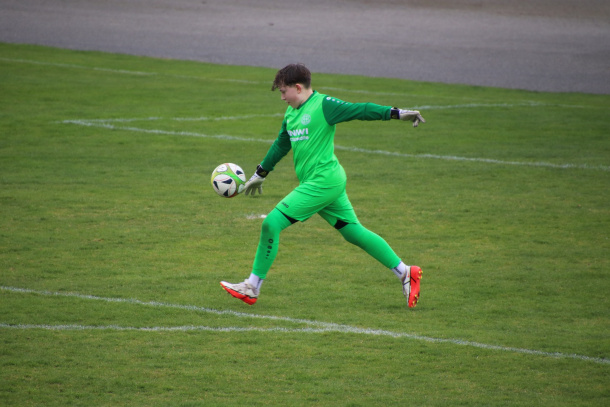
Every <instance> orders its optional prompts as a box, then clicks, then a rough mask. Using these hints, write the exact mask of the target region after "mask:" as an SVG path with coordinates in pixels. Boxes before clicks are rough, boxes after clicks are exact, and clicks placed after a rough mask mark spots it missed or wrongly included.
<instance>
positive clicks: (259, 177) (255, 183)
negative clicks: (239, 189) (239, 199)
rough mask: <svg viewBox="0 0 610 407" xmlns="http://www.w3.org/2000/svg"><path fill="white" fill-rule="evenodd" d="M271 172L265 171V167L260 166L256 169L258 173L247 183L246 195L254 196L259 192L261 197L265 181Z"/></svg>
mask: <svg viewBox="0 0 610 407" xmlns="http://www.w3.org/2000/svg"><path fill="white" fill-rule="evenodd" d="M268 173H269V172H267V171H265V170H264V169H263V167H261V165H260V164H259V165H258V166H257V167H256V172H255V173H254V175H252V176H251V177H250V179H249V180H248V182H246V189H245V190H244V191H245V193H246V195H251V196H254V194H255V193H256V191H258V193H259V195H260V194H262V193H263V181H264V180H265V177H266V176H267V174H268Z"/></svg>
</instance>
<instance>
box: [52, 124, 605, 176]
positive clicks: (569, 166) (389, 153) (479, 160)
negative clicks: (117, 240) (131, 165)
mask: <svg viewBox="0 0 610 407" xmlns="http://www.w3.org/2000/svg"><path fill="white" fill-rule="evenodd" d="M273 116H276V115H275V114H274V115H273ZM243 117H244V116H235V117H222V118H215V119H212V118H205V117H201V118H198V119H192V120H216V119H218V120H233V119H234V120H238V119H241V118H243ZM248 117H251V118H252V117H268V116H267V115H249V116H248ZM137 120H142V121H145V120H159V118H154V117H151V118H145V119H94V120H83V119H76V120H62V121H60V122H59V123H61V124H76V125H80V126H87V127H102V128H106V129H109V130H125V131H132V132H137V133H146V134H158V135H169V136H184V137H201V138H213V139H220V140H232V141H244V142H256V143H265V144H271V143H273V140H266V139H258V138H249V137H238V136H229V135H225V134H217V135H208V134H203V133H195V132H187V131H170V130H161V129H143V128H139V127H131V126H116V125H113V124H111V122H113V121H119V122H121V121H124V122H129V121H137ZM180 120H185V119H184V118H180ZM335 149H336V150H343V151H350V152H354V153H363V154H375V155H387V156H392V157H401V158H423V159H436V160H448V161H463V162H477V163H487V164H499V165H514V166H522V167H543V168H558V169H583V170H600V171H610V166H605V165H588V164H569V163H568V164H553V163H548V162H541V161H534V162H526V161H503V160H496V159H492V158H477V157H459V156H450V155H437V154H407V153H398V152H393V151H384V150H370V149H365V148H358V147H346V146H341V145H335Z"/></svg>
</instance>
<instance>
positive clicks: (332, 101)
mask: <svg viewBox="0 0 610 407" xmlns="http://www.w3.org/2000/svg"><path fill="white" fill-rule="evenodd" d="M322 111H323V112H324V117H325V118H326V121H327V122H328V124H330V125H333V124H337V123H341V122H347V121H351V120H390V119H399V120H406V121H410V122H413V127H417V126H418V125H419V123H420V122H421V123H425V122H426V121H425V120H424V118H423V117H422V116H421V114H420V113H419V111H418V110H404V109H399V108H396V107H391V106H382V105H378V104H375V103H350V102H344V101H342V100H340V99H337V98H333V97H330V96H326V97H325V98H324V100H323V101H322Z"/></svg>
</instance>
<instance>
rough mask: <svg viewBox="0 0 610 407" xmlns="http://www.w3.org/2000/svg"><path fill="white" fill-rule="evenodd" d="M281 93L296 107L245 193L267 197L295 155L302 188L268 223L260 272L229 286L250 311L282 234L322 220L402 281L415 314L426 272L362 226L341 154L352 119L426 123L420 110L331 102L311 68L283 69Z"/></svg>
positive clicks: (256, 267)
mask: <svg viewBox="0 0 610 407" xmlns="http://www.w3.org/2000/svg"><path fill="white" fill-rule="evenodd" d="M275 89H279V90H280V94H281V96H282V100H283V101H285V102H286V103H288V108H287V109H286V113H285V115H284V121H283V122H282V128H281V130H280V132H279V135H278V137H277V139H276V140H275V142H274V143H273V145H272V146H271V147H270V148H269V151H268V152H267V155H266V156H265V158H264V159H263V161H262V162H261V163H260V165H258V167H257V169H256V172H255V173H254V175H252V177H251V178H250V180H249V181H248V182H247V183H246V189H245V193H246V195H248V194H251V195H252V196H254V194H255V192H256V191H258V193H259V194H261V193H262V184H263V181H264V180H265V179H266V177H267V175H268V174H269V172H271V171H272V170H273V169H274V167H275V165H276V164H277V163H278V162H279V161H280V160H281V159H282V158H283V157H284V156H285V155H286V154H287V153H288V152H289V151H290V150H291V149H292V151H293V160H294V168H295V171H296V174H297V177H298V179H299V185H298V186H297V187H296V188H295V189H294V190H293V191H292V192H290V193H289V194H288V195H287V196H286V197H285V198H284V199H282V200H281V201H280V202H279V203H278V204H277V206H276V207H275V208H274V209H273V210H272V211H271V212H270V213H269V214H268V215H267V217H266V218H265V220H264V221H263V224H262V229H261V234H260V240H259V243H258V249H257V251H256V256H255V258H254V264H253V267H252V273H251V274H250V277H248V278H247V279H246V280H245V281H244V282H242V283H237V284H231V283H228V282H226V281H221V282H220V284H221V286H222V287H223V288H224V289H225V290H226V291H227V292H229V294H231V295H232V296H233V297H235V298H238V299H240V300H242V301H244V302H246V303H247V304H250V305H252V304H254V303H255V302H256V300H257V299H258V296H259V293H260V289H261V285H262V283H263V280H264V279H265V277H266V276H267V272H268V271H269V268H270V267H271V265H272V264H273V261H274V260H275V257H276V255H277V252H278V245H279V243H280V232H281V231H282V230H284V229H286V228H287V227H288V226H290V225H292V224H293V223H295V222H304V221H306V220H307V219H309V218H310V217H311V216H313V215H314V214H316V213H317V214H319V215H320V216H322V218H324V219H325V220H326V221H327V222H328V223H329V224H330V225H331V226H333V227H334V228H335V229H337V230H338V231H339V233H341V235H342V236H343V237H344V238H345V240H347V241H348V242H350V243H352V244H354V245H356V246H358V247H360V248H362V249H363V250H364V251H365V252H367V253H368V254H370V255H371V256H372V257H373V258H375V259H376V260H377V261H379V262H380V263H381V264H383V265H384V266H386V267H387V268H389V269H390V270H392V271H393V272H394V274H395V275H396V277H398V278H399V279H400V280H401V282H402V291H403V294H404V296H405V297H406V299H407V304H408V306H409V307H411V308H412V307H415V305H416V304H417V301H418V299H419V288H420V280H421V277H422V271H421V268H420V267H418V266H408V265H406V264H405V263H403V262H402V261H401V259H400V258H399V257H398V256H397V255H396V253H394V251H393V250H392V248H391V247H390V246H389V245H388V243H387V242H386V241H385V240H384V239H383V238H381V237H380V236H379V235H377V234H375V233H373V232H371V231H370V230H368V229H367V228H365V227H364V226H362V224H360V222H359V221H358V218H357V216H356V213H355V212H354V209H353V208H352V204H351V203H350V201H349V199H348V197H347V194H346V192H345V185H346V175H345V171H344V169H343V167H342V166H341V164H339V161H338V160H337V157H336V156H335V154H334V137H335V127H336V126H335V125H336V124H337V123H341V122H346V121H350V120H390V119H400V120H406V121H410V122H412V123H413V127H417V125H418V124H419V123H420V122H421V123H425V120H424V118H423V117H422V116H421V115H420V113H419V112H418V111H417V110H402V109H398V108H393V107H390V106H380V105H377V104H373V103H348V102H344V101H342V100H339V99H336V98H333V97H330V96H327V95H323V94H321V93H318V92H317V91H315V90H313V89H312V87H311V72H310V71H309V69H307V67H305V65H302V64H290V65H288V66H286V67H284V68H282V69H280V70H279V71H278V72H277V74H276V76H275V80H274V81H273V86H272V87H271V90H275Z"/></svg>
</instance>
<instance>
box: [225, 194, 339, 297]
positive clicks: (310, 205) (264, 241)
mask: <svg viewBox="0 0 610 407" xmlns="http://www.w3.org/2000/svg"><path fill="white" fill-rule="evenodd" d="M343 188H344V184H343V185H337V186H334V187H327V188H320V187H318V186H316V185H311V184H307V183H304V184H301V185H299V186H298V187H296V188H295V189H294V190H293V191H292V192H291V193H290V194H288V195H287V196H286V197H285V198H284V199H282V201H280V203H279V204H277V206H276V207H275V209H274V210H273V211H271V213H269V215H267V217H266V218H265V220H264V221H263V224H262V227H261V234H260V239H259V243H258V248H257V251H256V256H255V258H254V264H253V265H252V273H251V274H250V277H248V278H247V279H246V280H245V281H244V282H242V283H239V284H231V283H227V282H226V281H222V282H221V283H220V285H222V287H223V288H224V289H225V290H226V291H227V292H229V294H231V295H232V296H234V297H236V298H239V299H241V300H242V301H244V302H246V303H248V304H250V305H252V304H254V303H255V302H256V301H257V298H258V295H259V293H260V287H261V285H262V283H263V280H264V279H265V278H266V277H267V272H268V271H269V269H270V268H271V265H272V264H273V261H274V260H275V257H276V256H277V253H278V247H279V242H280V232H281V231H282V230H284V229H286V228H287V227H288V226H290V225H291V224H293V223H295V222H297V221H305V220H307V219H309V218H310V217H311V216H312V215H313V214H315V213H316V212H318V211H319V210H320V209H321V208H324V207H325V206H326V205H328V204H329V202H332V201H334V200H335V199H336V198H337V196H338V195H339V194H340V193H341V191H342V189H343Z"/></svg>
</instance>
